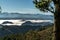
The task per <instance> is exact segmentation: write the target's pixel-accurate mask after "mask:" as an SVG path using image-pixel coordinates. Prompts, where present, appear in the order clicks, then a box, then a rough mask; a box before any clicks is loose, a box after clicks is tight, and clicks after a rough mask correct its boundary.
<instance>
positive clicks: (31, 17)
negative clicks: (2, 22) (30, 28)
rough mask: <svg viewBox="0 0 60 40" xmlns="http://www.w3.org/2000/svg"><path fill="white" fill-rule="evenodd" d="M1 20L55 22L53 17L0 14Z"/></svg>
mask: <svg viewBox="0 0 60 40" xmlns="http://www.w3.org/2000/svg"><path fill="white" fill-rule="evenodd" d="M0 19H24V20H27V19H29V20H31V19H32V20H53V15H43V14H22V13H0Z"/></svg>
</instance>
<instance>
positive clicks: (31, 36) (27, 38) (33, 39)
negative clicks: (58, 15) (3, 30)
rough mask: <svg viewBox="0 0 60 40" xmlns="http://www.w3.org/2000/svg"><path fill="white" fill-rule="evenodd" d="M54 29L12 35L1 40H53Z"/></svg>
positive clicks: (0, 38) (0, 39)
mask: <svg viewBox="0 0 60 40" xmlns="http://www.w3.org/2000/svg"><path fill="white" fill-rule="evenodd" d="M53 34H54V33H53V27H48V28H46V29H43V30H41V31H40V30H30V31H28V32H27V33H24V34H20V33H19V34H11V35H6V36H4V37H0V40H53V39H54V37H53V36H54V35H53Z"/></svg>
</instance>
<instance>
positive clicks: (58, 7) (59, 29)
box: [33, 0, 60, 40]
mask: <svg viewBox="0 0 60 40" xmlns="http://www.w3.org/2000/svg"><path fill="white" fill-rule="evenodd" d="M51 2H53V3H54V6H55V10H54V7H52V6H51V5H50V3H51ZM33 3H34V4H35V7H36V8H38V9H39V10H41V11H43V12H48V11H50V12H52V13H53V14H54V22H55V23H54V25H55V40H60V0H34V1H33Z"/></svg>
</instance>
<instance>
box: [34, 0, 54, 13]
mask: <svg viewBox="0 0 60 40" xmlns="http://www.w3.org/2000/svg"><path fill="white" fill-rule="evenodd" d="M51 2H52V0H39V1H38V0H34V1H33V3H34V4H35V7H36V8H38V9H39V10H41V11H43V12H46V11H50V12H52V13H54V8H53V7H52V6H51V5H50V3H51Z"/></svg>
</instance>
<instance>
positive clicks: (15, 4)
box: [0, 0, 51, 15]
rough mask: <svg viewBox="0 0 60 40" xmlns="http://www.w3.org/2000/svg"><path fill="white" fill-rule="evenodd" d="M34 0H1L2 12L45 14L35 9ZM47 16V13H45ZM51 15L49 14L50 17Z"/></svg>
mask: <svg viewBox="0 0 60 40" xmlns="http://www.w3.org/2000/svg"><path fill="white" fill-rule="evenodd" d="M32 1H33V0H0V6H1V7H2V12H9V13H11V12H18V13H30V14H31V13H32V14H34V13H35V14H39V13H43V12H41V11H39V10H38V9H37V8H35V6H34V4H33V2H32ZM45 14H46V13H45ZM50 14H51V13H47V15H50Z"/></svg>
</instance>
